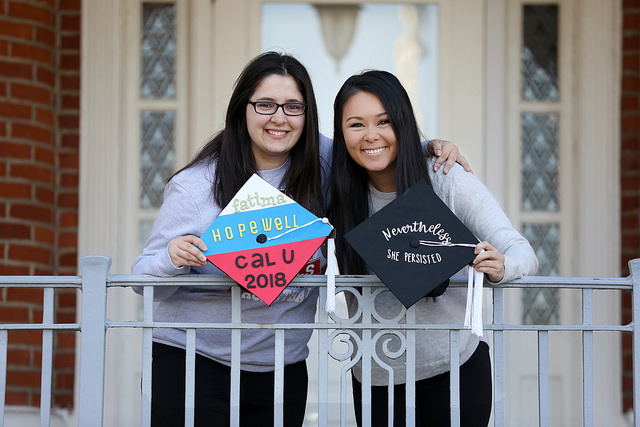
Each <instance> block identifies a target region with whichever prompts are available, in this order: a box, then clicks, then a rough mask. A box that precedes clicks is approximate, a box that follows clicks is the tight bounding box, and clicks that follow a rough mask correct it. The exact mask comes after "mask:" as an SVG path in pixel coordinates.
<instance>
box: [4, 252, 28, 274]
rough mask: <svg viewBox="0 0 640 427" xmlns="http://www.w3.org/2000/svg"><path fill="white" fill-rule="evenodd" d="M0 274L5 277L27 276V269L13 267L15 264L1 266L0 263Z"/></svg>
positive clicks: (21, 266) (20, 266) (19, 266)
mask: <svg viewBox="0 0 640 427" xmlns="http://www.w3.org/2000/svg"><path fill="white" fill-rule="evenodd" d="M0 247H1V245H0ZM3 252H4V251H3ZM0 274H2V275H6V276H27V275H29V267H26V266H23V265H15V263H10V264H8V265H7V264H3V262H1V261H0Z"/></svg>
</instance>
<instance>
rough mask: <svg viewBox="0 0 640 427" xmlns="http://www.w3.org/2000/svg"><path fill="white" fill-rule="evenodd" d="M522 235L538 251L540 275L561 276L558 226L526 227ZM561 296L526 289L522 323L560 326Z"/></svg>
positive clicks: (556, 292)
mask: <svg viewBox="0 0 640 427" xmlns="http://www.w3.org/2000/svg"><path fill="white" fill-rule="evenodd" d="M522 235H523V236H524V237H526V238H527V240H529V242H530V243H531V246H532V247H533V250H534V251H535V252H536V256H537V257H538V261H539V262H540V267H539V268H538V273H537V274H538V275H539V276H557V275H558V274H559V262H560V254H559V251H558V247H559V242H560V227H559V225H558V224H553V223H550V224H524V228H523V231H522ZM559 303H560V295H559V294H558V290H557V289H548V288H547V289H524V290H523V292H522V321H523V322H524V323H525V324H529V325H531V324H538V325H547V324H555V323H558V320H559V314H558V308H559V307H558V306H559Z"/></svg>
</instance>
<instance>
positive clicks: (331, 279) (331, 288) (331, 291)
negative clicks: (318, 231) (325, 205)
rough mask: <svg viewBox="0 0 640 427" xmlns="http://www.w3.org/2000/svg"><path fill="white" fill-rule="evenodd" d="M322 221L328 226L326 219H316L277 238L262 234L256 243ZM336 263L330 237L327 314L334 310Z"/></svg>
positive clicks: (333, 242) (332, 242)
mask: <svg viewBox="0 0 640 427" xmlns="http://www.w3.org/2000/svg"><path fill="white" fill-rule="evenodd" d="M317 221H322V222H323V223H324V224H329V220H328V219H327V218H316V219H314V220H313V221H309V222H308V223H306V224H303V225H301V226H299V227H296V228H292V229H291V230H287V231H285V232H284V233H281V234H278V235H277V236H272V237H267V236H265V235H264V234H261V235H259V236H258V242H259V243H264V242H266V241H268V240H274V239H278V238H280V237H282V236H284V235H285V234H287V233H291V232H292V231H296V230H300V229H301V228H304V227H308V226H310V225H311V224H313V223H315V222H317ZM337 265H338V262H337V260H336V246H335V241H334V239H333V238H332V237H329V238H328V239H327V270H326V272H325V274H326V276H327V301H326V303H325V310H326V311H327V313H333V312H334V311H335V309H336V271H337V269H338V267H337Z"/></svg>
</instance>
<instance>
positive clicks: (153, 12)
mask: <svg viewBox="0 0 640 427" xmlns="http://www.w3.org/2000/svg"><path fill="white" fill-rule="evenodd" d="M142 21H143V22H142V46H141V47H142V49H141V52H142V58H141V60H142V75H141V85H140V94H141V97H142V98H144V99H153V98H160V99H171V98H174V97H175V96H176V86H175V60H176V34H175V5H173V4H171V3H143V5H142Z"/></svg>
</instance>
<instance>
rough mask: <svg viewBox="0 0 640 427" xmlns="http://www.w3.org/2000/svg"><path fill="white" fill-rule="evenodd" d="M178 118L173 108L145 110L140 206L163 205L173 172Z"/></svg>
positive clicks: (154, 206) (156, 206) (155, 206)
mask: <svg viewBox="0 0 640 427" xmlns="http://www.w3.org/2000/svg"><path fill="white" fill-rule="evenodd" d="M174 122H175V114H174V113H173V112H172V111H164V112H151V111H143V112H142V115H141V123H142V133H141V134H142V145H141V151H140V177H141V182H140V207H141V208H143V209H150V208H159V207H160V205H161V204H162V195H163V192H164V186H165V184H166V182H167V179H168V178H169V177H170V176H171V174H172V172H173V163H174V161H173V160H174V150H173V145H174V144H173V141H174Z"/></svg>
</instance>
